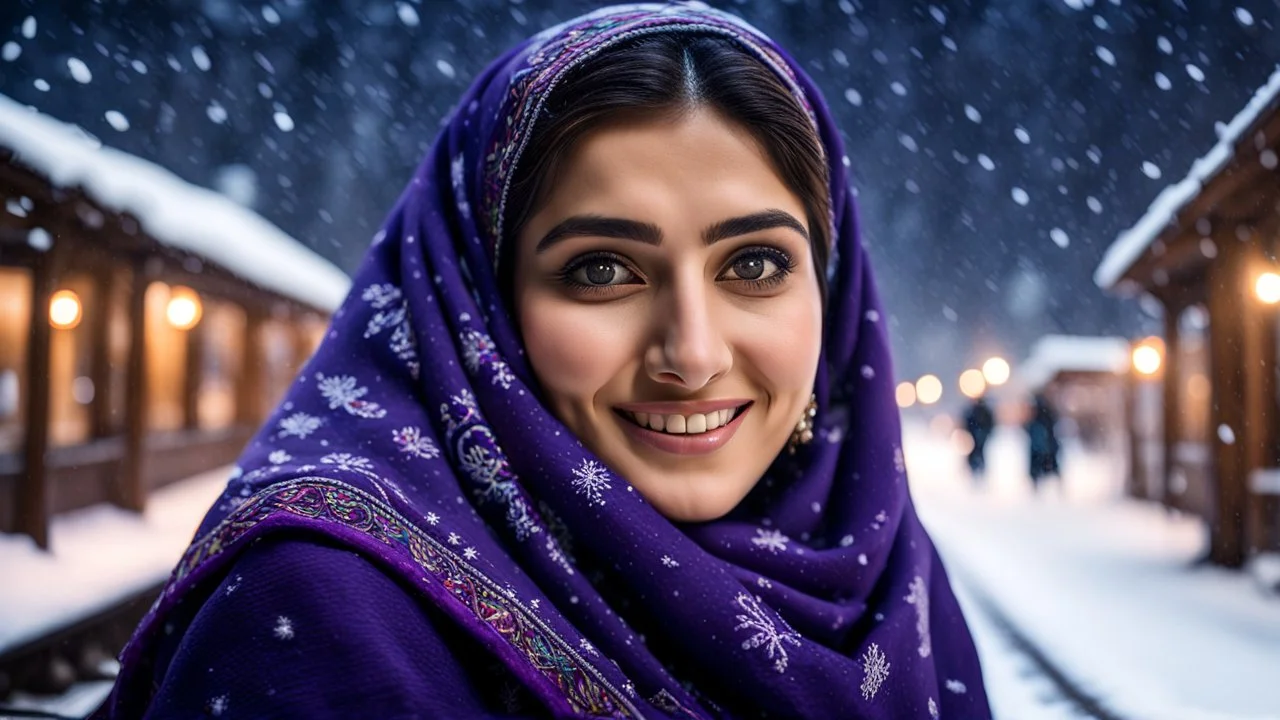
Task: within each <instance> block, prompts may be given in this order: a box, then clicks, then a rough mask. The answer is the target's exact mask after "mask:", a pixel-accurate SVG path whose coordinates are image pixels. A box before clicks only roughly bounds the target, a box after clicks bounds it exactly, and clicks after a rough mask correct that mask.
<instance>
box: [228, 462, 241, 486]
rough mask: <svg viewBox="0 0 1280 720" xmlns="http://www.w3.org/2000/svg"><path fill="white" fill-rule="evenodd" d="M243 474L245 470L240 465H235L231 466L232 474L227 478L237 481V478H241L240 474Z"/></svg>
mask: <svg viewBox="0 0 1280 720" xmlns="http://www.w3.org/2000/svg"><path fill="white" fill-rule="evenodd" d="M243 474H244V470H243V469H242V468H241V467H240V466H239V465H235V466H233V467H232V468H231V475H230V476H229V477H227V479H228V480H230V481H232V482H235V481H236V480H239V479H240V476H241V475H243Z"/></svg>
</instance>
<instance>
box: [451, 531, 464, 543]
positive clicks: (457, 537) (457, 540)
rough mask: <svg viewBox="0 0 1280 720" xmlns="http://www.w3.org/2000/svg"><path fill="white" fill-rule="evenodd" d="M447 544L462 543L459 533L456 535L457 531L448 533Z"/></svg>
mask: <svg viewBox="0 0 1280 720" xmlns="http://www.w3.org/2000/svg"><path fill="white" fill-rule="evenodd" d="M449 544H450V545H461V544H462V537H461V536H460V535H458V533H449Z"/></svg>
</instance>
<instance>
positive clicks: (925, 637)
mask: <svg viewBox="0 0 1280 720" xmlns="http://www.w3.org/2000/svg"><path fill="white" fill-rule="evenodd" d="M910 588H911V594H910V595H908V596H906V598H904V599H905V600H906V601H907V602H908V603H911V604H912V605H914V606H915V608H916V634H917V635H918V636H919V637H920V647H919V648H918V650H919V652H920V657H922V658H927V657H929V655H931V654H932V653H933V639H932V638H931V637H930V635H929V590H928V588H926V587H925V584H924V578H922V577H920V576H919V575H917V576H915V578H914V579H913V580H912V581H911V585H910Z"/></svg>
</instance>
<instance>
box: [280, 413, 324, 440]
mask: <svg viewBox="0 0 1280 720" xmlns="http://www.w3.org/2000/svg"><path fill="white" fill-rule="evenodd" d="M277 427H279V428H280V432H279V433H278V434H277V436H278V437H282V438H285V437H296V438H298V439H300V440H306V439H307V436H308V435H310V434H311V433H313V432H315V431H316V430H319V429H320V418H318V417H316V416H314V415H308V414H306V413H304V412H296V413H294V414H292V415H290V416H289V417H287V418H284V419H282V420H281V421H280V424H279V425H277Z"/></svg>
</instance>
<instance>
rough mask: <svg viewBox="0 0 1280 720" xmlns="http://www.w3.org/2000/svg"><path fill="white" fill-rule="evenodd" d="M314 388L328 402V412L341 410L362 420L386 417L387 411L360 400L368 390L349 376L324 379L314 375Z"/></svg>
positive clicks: (372, 403)
mask: <svg viewBox="0 0 1280 720" xmlns="http://www.w3.org/2000/svg"><path fill="white" fill-rule="evenodd" d="M316 387H318V388H319V389H320V394H321V395H324V398H325V399H326V400H328V401H329V409H330V410H337V409H338V408H342V409H343V410H346V411H347V412H348V413H351V414H352V415H355V416H356V417H362V418H380V417H386V414H387V411H386V410H383V409H382V406H381V405H379V404H377V403H375V402H369V401H368V400H361V399H360V398H362V397H364V396H365V395H367V394H368V393H369V388H367V387H359V386H357V385H356V379H355V378H354V377H352V376H350V375H331V376H329V377H325V376H324V375H322V374H321V373H316Z"/></svg>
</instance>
